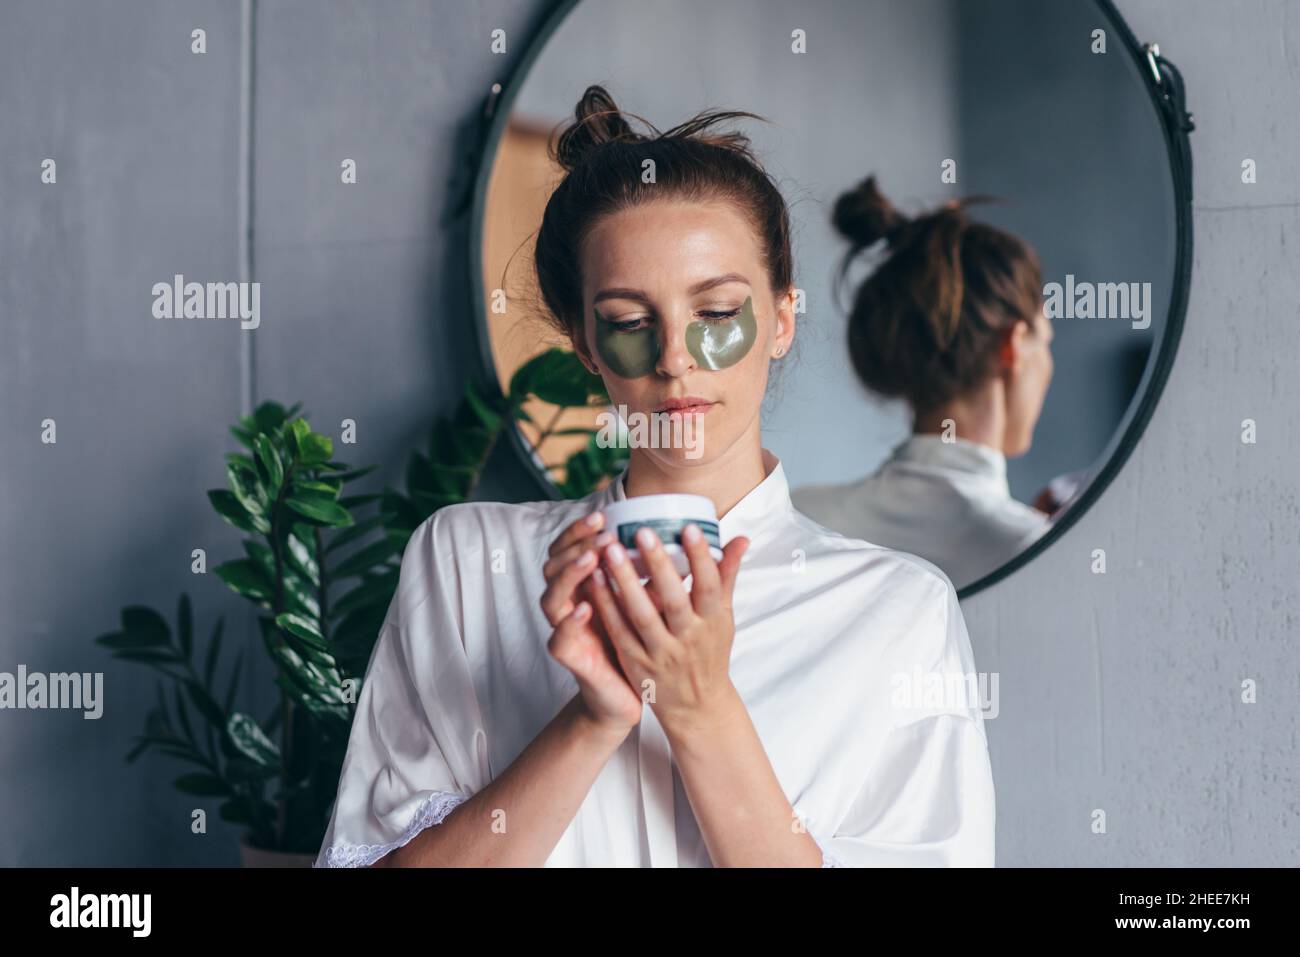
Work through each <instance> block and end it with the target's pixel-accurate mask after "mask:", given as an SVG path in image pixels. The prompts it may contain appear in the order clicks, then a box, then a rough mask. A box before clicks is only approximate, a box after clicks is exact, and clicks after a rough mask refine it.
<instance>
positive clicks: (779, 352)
mask: <svg viewBox="0 0 1300 957" xmlns="http://www.w3.org/2000/svg"><path fill="white" fill-rule="evenodd" d="M784 354H785V346H777V347H776V355H774V356H773V357H772V358H773V359H779V358H781V356H783V355H784Z"/></svg>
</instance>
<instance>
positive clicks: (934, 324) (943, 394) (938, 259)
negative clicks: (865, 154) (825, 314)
mask: <svg viewBox="0 0 1300 957" xmlns="http://www.w3.org/2000/svg"><path fill="white" fill-rule="evenodd" d="M989 198H990V197H983V196H977V197H968V198H966V199H961V200H953V201H951V202H948V203H946V204H945V205H943V206H941V207H938V208H937V209H934V210H932V211H930V212H928V213H923V214H921V215H919V216H917V217H915V218H912V219H909V218H908V217H906V216H904V215H903V214H902V213H900V212H899V211H898V210H896V209H895V208H894V206H893V204H891V203H890V202H889V200H887V199H886V198H885V197H884V196H883V195H882V194H881V192H880V190H879V189H878V188H877V186H876V178H875V177H874V176H870V177H868V178H867V179H865V180H864V181H863V182H862V183H860V184H859V185H858V186H857V188H856V189H853V190H851V191H849V192H847V193H845V194H844V195H842V196H840V198H839V199H838V200H837V201H836V203H835V210H834V213H833V215H832V221H833V223H834V225H835V228H836V229H837V230H838V231H839V232H840V233H841V234H842V235H843V236H844V237H845V238H847V239H848V240H849V241H850V243H851V247H850V249H849V250H848V252H847V253H846V254H845V256H844V262H843V264H842V267H841V269H840V279H841V280H842V279H843V276H844V274H845V272H847V270H848V267H849V264H850V263H851V261H852V260H853V259H854V257H856V256H857V255H858V254H859V253H861V252H863V251H864V250H866V249H868V248H869V247H871V246H873V245H874V244H875V243H877V242H878V241H880V240H882V239H883V240H884V241H885V244H886V246H885V257H884V260H883V262H881V264H880V265H879V267H878V268H877V269H876V270H875V272H874V273H872V275H871V276H870V277H868V278H867V279H866V280H865V281H864V282H863V283H862V285H861V286H860V287H859V288H858V291H857V295H856V297H855V298H854V302H853V308H852V311H851V312H850V314H849V333H848V335H849V355H850V357H851V359H852V361H853V366H854V368H855V369H856V370H857V373H858V377H859V378H860V379H861V380H862V382H863V384H864V385H866V386H867V387H868V388H869V389H871V390H872V391H873V392H876V393H878V394H880V395H883V396H887V397H890V398H904V399H907V400H908V402H910V403H911V405H912V408H913V409H914V410H916V411H917V412H928V411H932V410H934V409H936V408H938V407H940V406H942V405H944V404H945V403H946V402H948V401H949V400H951V399H953V398H956V397H957V396H960V395H963V394H966V393H968V392H970V391H972V390H974V389H975V388H977V387H978V386H979V385H981V384H982V383H983V382H985V381H986V380H987V379H988V378H989V377H990V376H992V375H993V374H994V371H995V369H996V361H997V354H998V347H999V344H1000V342H1001V340H1002V336H1003V335H1004V334H1005V333H1006V332H1007V331H1008V330H1010V329H1011V328H1012V327H1013V326H1014V325H1015V324H1016V323H1017V322H1022V321H1023V322H1027V323H1029V328H1030V330H1031V331H1033V330H1034V322H1035V317H1036V316H1037V314H1038V310H1039V308H1040V307H1041V305H1042V301H1043V278H1042V271H1041V269H1040V267H1039V264H1038V257H1037V255H1036V254H1035V253H1034V251H1033V249H1032V248H1030V247H1029V246H1028V245H1027V244H1026V243H1024V242H1022V241H1021V240H1019V239H1017V238H1016V237H1015V236H1012V235H1011V234H1010V233H1007V232H1003V231H1002V230H1000V229H996V228H994V227H992V226H989V225H986V224H984V223H977V222H974V221H972V220H971V219H969V218H968V217H967V215H966V211H965V207H966V206H967V205H968V204H971V203H976V202H981V201H986V200H988V199H989Z"/></svg>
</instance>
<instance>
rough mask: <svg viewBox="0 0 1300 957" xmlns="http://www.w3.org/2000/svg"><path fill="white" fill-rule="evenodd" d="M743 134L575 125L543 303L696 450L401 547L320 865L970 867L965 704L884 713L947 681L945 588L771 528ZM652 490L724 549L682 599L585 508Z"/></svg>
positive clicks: (477, 509) (484, 505)
mask: <svg viewBox="0 0 1300 957" xmlns="http://www.w3.org/2000/svg"><path fill="white" fill-rule="evenodd" d="M750 115H752V114H741V113H714V114H704V115H701V116H699V117H696V118H695V119H694V120H692V121H690V122H688V123H686V124H683V125H682V126H679V127H676V128H674V129H673V130H669V131H668V132H667V133H664V134H661V135H656V136H648V135H647V136H639V135H636V134H634V133H633V132H632V130H631V128H630V127H629V125H628V124H627V122H626V121H625V120H624V119H623V117H622V115H621V114H620V113H619V111H618V109H617V108H616V107H615V106H614V104H613V102H612V101H611V100H610V98H609V96H608V95H607V94H606V93H605V91H604V90H603V89H601V88H599V87H591V88H589V89H588V90H587V91H586V93H585V94H584V96H583V98H582V100H581V101H580V102H579V103H578V105H577V108H576V110H575V118H576V122H575V123H574V124H573V125H572V126H571V127H570V128H569V129H568V130H566V131H565V132H564V134H563V136H562V137H561V138H560V139H559V142H558V144H557V147H556V156H557V158H558V160H559V162H560V163H561V165H562V166H563V167H564V168H565V169H566V170H567V175H566V176H565V178H564V180H563V182H562V183H561V184H560V185H559V187H558V188H557V189H556V191H555V193H554V194H553V195H552V197H551V199H550V201H549V203H548V204H547V207H546V212H545V216H544V219H543V222H542V226H541V229H540V232H539V234H538V238H537V249H536V253H535V258H536V266H537V273H538V277H539V282H540V288H541V292H542V296H543V299H544V301H545V304H546V306H547V307H548V309H549V310H550V312H551V314H552V316H553V318H554V321H555V322H556V323H557V324H558V325H559V327H560V328H561V329H563V330H564V331H565V332H566V333H567V334H568V335H569V336H570V337H571V339H572V342H573V346H574V349H575V350H576V351H577V354H578V355H579V356H580V357H581V359H582V361H583V363H584V364H585V365H586V366H587V368H589V369H591V370H592V371H593V372H595V373H597V374H599V375H600V376H602V378H603V379H604V382H605V384H606V386H607V387H608V389H609V395H610V398H611V399H612V400H613V403H614V404H615V405H616V406H617V405H624V406H626V407H627V409H628V410H630V411H631V412H633V413H645V414H649V413H654V412H657V411H659V410H661V409H664V408H665V407H668V406H675V407H677V408H678V409H679V410H681V411H678V412H676V413H675V414H676V415H679V416H680V415H690V416H696V417H697V418H696V419H694V420H693V421H696V422H697V423H700V424H701V425H702V426H703V428H704V429H705V430H706V439H707V441H705V442H704V443H703V445H702V447H701V450H700V451H702V454H699V455H694V454H693V455H691V456H689V457H688V455H687V453H686V452H685V450H683V449H680V448H659V447H650V448H633V449H632V451H631V457H630V462H629V465H628V467H627V468H626V469H625V470H624V472H623V473H622V474H621V475H619V476H618V478H617V479H616V480H615V481H613V482H612V483H611V484H610V485H608V486H606V487H605V488H603V489H601V490H599V491H597V492H594V493H592V494H591V495H588V496H587V497H586V498H584V499H582V500H579V501H546V502H529V503H524V504H501V503H491V502H474V503H463V504H458V505H453V506H450V507H446V508H443V509H441V510H440V511H438V512H437V513H435V514H434V515H433V516H432V517H431V518H430V519H429V520H428V521H426V522H425V523H424V524H423V525H421V526H420V528H419V529H417V530H416V532H415V534H414V536H413V537H412V539H411V541H410V543H409V544H408V546H407V548H406V552H405V554H404V555H403V559H402V568H401V576H400V584H399V586H398V592H397V594H396V596H395V598H394V600H393V604H392V607H391V608H390V611H389V615H388V618H387V621H386V622H385V624H384V626H383V629H382V631H381V633H380V635H379V639H378V642H377V644H376V647H375V651H374V654H373V657H372V659H371V661H370V664H369V668H368V670H367V674H366V678H365V682H364V684H363V686H362V689H361V693H360V696H359V699H358V702H357V714H356V717H355V720H354V722H353V726H352V732H351V738H350V741H349V745H348V751H347V757H346V759H345V761H344V765H343V771H342V776H341V781H340V787H339V794H338V798H337V801H336V804H335V807H334V811H333V815H332V819H331V822H330V826H329V830H328V833H327V834H326V838H325V842H324V846H323V847H322V850H321V853H320V856H319V858H318V860H317V864H318V866H329V865H336V866H337V865H353V866H358V865H381V866H426V865H434V866H439V865H441V866H447V865H450V866H462V865H525V866H536V865H546V866H574V865H577V866H669V867H672V866H683V867H708V866H721V867H730V866H836V865H840V866H845V865H848V866H874V865H907V864H927V865H945V864H959V865H991V864H992V863H993V827H994V805H993V786H992V779H991V775H990V769H989V763H988V752H987V746H986V741H985V735H984V728H983V714H982V712H981V711H980V708H979V703H978V701H976V700H972V699H971V697H970V696H968V695H966V694H965V693H964V692H963V691H962V689H958V691H957V692H956V693H950V694H948V695H946V696H943V695H941V696H931V697H923V696H922V695H920V694H913V692H916V691H918V690H919V689H917V688H916V687H915V683H916V682H917V681H918V679H919V676H921V675H922V674H924V675H927V676H930V675H942V676H947V677H951V676H958V677H959V678H960V677H963V676H971V677H972V678H973V675H974V664H973V661H972V655H971V648H970V642H969V638H968V637H967V633H966V629H965V626H964V623H963V621H962V617H961V612H960V610H959V608H958V606H957V601H956V596H955V593H954V591H953V588H952V585H951V584H950V583H949V581H948V580H947V579H946V578H945V577H944V575H943V574H942V573H941V572H939V571H938V570H937V569H936V568H935V567H934V566H932V565H930V564H929V563H927V562H925V561H922V560H919V559H916V558H914V557H911V556H906V555H901V554H898V553H896V552H891V551H888V550H885V549H882V548H878V547H875V546H872V545H869V544H867V543H865V542H861V541H856V540H853V539H848V538H844V537H842V536H840V535H837V534H835V533H833V532H831V531H829V530H827V529H824V528H821V527H820V526H818V525H816V524H814V523H813V522H811V521H809V520H808V519H807V518H805V517H804V516H802V515H800V514H799V513H798V512H796V511H795V510H794V509H793V507H792V505H791V503H790V498H789V490H788V486H787V484H786V479H785V473H784V470H783V469H782V466H781V463H780V462H779V461H778V460H777V459H776V457H775V456H774V455H773V454H772V453H771V452H769V451H767V450H766V449H764V448H763V447H762V444H761V439H760V434H759V417H758V410H759V405H760V400H761V398H762V396H763V391H764V388H765V385H766V381H767V375H768V367H769V363H770V361H771V360H772V359H773V358H775V357H778V356H780V355H782V354H783V353H784V352H786V351H788V350H789V348H790V344H791V342H792V341H793V337H794V326H795V320H794V313H793V309H792V297H793V293H794V289H793V283H792V265H791V255H790V230H789V221H788V214H787V210H786V206H785V203H784V201H783V200H782V198H781V196H780V194H779V192H778V191H777V190H776V188H775V187H774V186H773V184H772V182H771V181H770V179H769V178H768V176H767V175H766V173H764V172H763V170H762V169H761V168H760V167H759V165H758V163H757V161H756V160H755V159H754V157H753V156H752V155H751V153H750V152H749V149H748V141H747V140H746V139H745V138H744V137H742V136H740V135H738V134H735V133H728V134H714V133H710V132H709V128H710V127H711V126H713V125H714V124H715V123H716V122H718V121H719V120H722V119H727V118H731V117H736V116H750ZM751 319H752V321H751ZM705 341H707V342H710V343H712V347H716V346H719V344H721V345H722V349H721V351H718V350H717V349H713V351H710V349H711V348H712V347H709V348H702V347H701V342H705ZM659 492H690V493H697V494H703V495H707V496H709V497H710V498H711V499H713V501H714V503H715V504H716V506H717V511H718V514H719V517H720V521H719V526H720V533H721V536H720V537H721V540H722V541H723V542H725V543H726V547H725V549H724V551H723V557H722V559H721V561H719V562H715V561H714V559H713V558H712V557H711V556H710V554H709V552H708V549H707V546H705V545H704V544H703V543H702V542H701V541H700V540H699V537H698V536H692V535H691V534H690V532H689V530H688V531H687V532H684V533H683V536H682V543H683V545H684V547H685V548H686V550H687V552H688V553H689V555H690V560H691V573H690V574H689V575H688V576H685V578H683V577H681V576H678V574H677V573H676V571H675V570H674V569H673V568H672V567H671V563H670V562H668V561H667V559H666V557H665V555H664V553H663V551H662V550H656V549H655V548H654V544H653V542H651V541H643V542H641V543H639V545H638V548H639V550H640V551H642V553H643V555H644V556H645V557H646V560H647V562H648V563H649V566H650V572H651V574H650V578H649V581H648V583H646V584H643V583H642V582H641V580H640V579H639V578H638V577H637V575H636V574H635V573H634V572H631V571H630V570H629V564H628V556H627V554H626V551H625V550H624V549H622V548H621V546H620V545H619V544H618V543H614V542H611V541H610V539H611V538H612V535H611V534H610V533H608V532H606V531H604V530H603V529H602V525H601V520H602V515H601V509H602V508H603V507H604V506H606V505H608V504H609V503H610V502H613V501H618V500H622V499H625V498H627V497H629V496H637V495H645V494H650V493H659ZM692 528H693V526H692ZM688 584H689V588H688ZM950 685H951V682H950Z"/></svg>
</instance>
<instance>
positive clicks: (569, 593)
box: [539, 549, 596, 625]
mask: <svg viewBox="0 0 1300 957" xmlns="http://www.w3.org/2000/svg"><path fill="white" fill-rule="evenodd" d="M595 567H596V552H595V550H594V549H587V550H586V551H585V552H583V553H582V554H581V555H579V556H578V557H577V558H576V559H574V560H573V561H571V562H569V564H567V565H565V566H564V567H563V568H562V569H560V573H559V574H558V575H556V577H555V578H554V579H552V580H551V583H550V584H549V585H547V586H546V590H545V591H544V592H542V597H541V598H540V599H539V603H540V604H541V606H542V613H543V614H544V615H546V620H547V621H549V622H550V623H551V624H552V625H559V623H560V620H561V619H563V618H564V617H565V616H566V615H568V614H569V613H570V612H572V611H573V592H574V589H575V588H577V587H578V583H579V582H580V581H582V579H584V578H586V577H587V576H588V575H590V574H591V570H592V569H593V568H595Z"/></svg>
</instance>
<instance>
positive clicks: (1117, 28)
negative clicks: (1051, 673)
mask: <svg viewBox="0 0 1300 957" xmlns="http://www.w3.org/2000/svg"><path fill="white" fill-rule="evenodd" d="M580 2H581V0H556V2H555V3H553V4H552V6H551V7H550V8H549V10H547V11H546V12H545V13H544V14H543V19H542V25H541V27H540V29H539V31H538V33H537V35H536V36H535V37H534V38H533V40H532V42H531V43H530V44H529V46H528V49H527V51H526V52H525V53H524V55H523V57H522V58H520V60H519V62H518V64H516V66H515V68H514V71H513V72H512V73H511V75H510V78H509V80H508V81H507V82H506V84H505V86H504V88H502V86H501V85H500V84H494V86H493V88H492V91H491V93H490V94H489V95H488V97H487V99H486V101H485V103H484V108H483V114H482V117H481V121H480V126H481V129H480V132H479V140H480V142H479V143H478V145H477V146H476V148H475V149H474V150H473V152H472V154H471V156H470V157H468V161H469V162H470V163H471V164H473V165H474V166H475V167H477V173H476V175H475V178H474V185H473V194H472V214H471V220H470V255H469V287H468V288H469V289H471V290H473V293H474V294H473V295H472V296H471V297H470V298H471V312H472V315H473V321H474V332H475V337H476V339H477V342H478V348H479V356H480V362H481V368H480V370H479V373H478V375H479V376H481V377H483V378H484V380H485V381H487V382H492V383H495V382H496V378H497V372H496V367H495V360H494V357H493V355H492V343H491V338H490V336H489V334H488V325H487V312H486V308H487V307H486V301H485V297H484V295H483V292H484V290H483V288H482V283H483V221H484V216H485V211H486V207H487V189H488V182H489V180H490V179H491V175H492V162H493V159H494V158H495V156H496V151H497V147H498V146H499V145H500V142H501V137H502V135H503V133H504V132H505V127H506V123H507V122H508V120H509V117H510V110H511V107H512V106H513V105H514V101H515V99H516V98H517V97H518V95H519V91H520V89H521V88H522V87H523V83H524V80H525V79H526V77H527V76H528V73H529V71H530V70H531V69H532V66H533V64H534V63H535V62H536V60H537V58H538V56H540V55H541V52H542V50H543V49H544V48H545V46H546V44H547V42H549V40H550V39H551V37H552V36H553V35H554V33H555V31H556V30H557V29H558V28H559V25H560V24H561V23H562V22H563V21H564V19H565V17H567V16H568V15H569V13H570V12H571V11H572V10H573V8H574V7H575V6H577V5H578V4H579V3H580ZM1093 2H1094V3H1096V5H1097V7H1098V9H1099V10H1100V12H1101V14H1102V16H1103V17H1105V18H1106V20H1108V21H1109V25H1110V28H1111V31H1112V32H1113V33H1114V34H1115V35H1117V36H1118V37H1119V38H1120V40H1121V42H1122V43H1123V46H1124V50H1125V52H1126V53H1127V55H1128V56H1129V57H1130V58H1131V59H1132V61H1133V64H1134V66H1135V67H1136V69H1137V70H1138V74H1139V75H1140V76H1141V77H1143V78H1144V81H1145V83H1144V85H1145V87H1146V90H1147V93H1148V95H1149V96H1150V97H1151V103H1152V106H1153V107H1154V109H1155V113H1156V119H1157V120H1158V121H1159V123H1160V127H1161V130H1162V131H1163V133H1164V141H1165V148H1166V150H1167V152H1168V156H1169V167H1170V173H1171V175H1172V177H1173V189H1174V219H1175V232H1176V239H1175V241H1176V243H1177V251H1176V259H1175V262H1174V277H1173V284H1172V287H1171V288H1172V296H1171V299H1170V303H1169V312H1168V315H1167V316H1166V322H1165V328H1164V331H1163V334H1162V335H1161V338H1160V341H1159V342H1158V343H1157V344H1156V347H1155V354H1154V356H1153V357H1152V360H1148V361H1149V362H1151V361H1153V362H1154V364H1153V365H1150V366H1149V367H1148V372H1149V378H1148V380H1147V383H1146V388H1145V390H1144V391H1143V392H1142V393H1141V395H1140V396H1139V398H1138V401H1137V405H1136V407H1133V408H1132V409H1131V410H1130V412H1131V414H1130V415H1128V422H1127V424H1126V425H1124V426H1123V428H1122V430H1121V431H1120V432H1119V434H1118V435H1117V436H1116V437H1115V438H1113V439H1112V440H1111V443H1110V446H1109V451H1108V452H1104V453H1103V454H1102V459H1103V460H1104V462H1103V465H1102V466H1101V468H1100V469H1099V470H1098V471H1097V473H1096V474H1095V475H1094V476H1093V477H1092V480H1091V481H1090V482H1089V483H1088V485H1087V486H1086V487H1085V488H1084V490H1083V492H1082V493H1081V494H1080V495H1079V497H1078V498H1077V499H1075V500H1073V501H1072V502H1070V504H1069V507H1068V508H1067V509H1066V510H1065V512H1064V513H1063V514H1062V515H1061V516H1060V517H1059V518H1058V519H1057V520H1056V521H1055V522H1054V523H1053V525H1052V528H1051V530H1050V531H1048V532H1047V534H1045V535H1044V536H1043V537H1042V538H1040V539H1039V540H1038V541H1036V542H1035V543H1034V544H1033V545H1031V546H1030V547H1029V548H1027V549H1025V550H1024V551H1023V552H1021V553H1020V554H1019V555H1017V556H1016V557H1015V558H1013V559H1011V560H1010V561H1008V562H1006V563H1004V564H1003V565H1000V566H999V567H998V568H996V569H994V570H993V571H992V572H990V573H989V574H987V575H985V576H984V577H983V578H980V579H977V580H976V581H974V582H972V583H971V584H969V585H966V586H965V587H964V588H962V589H960V590H959V591H958V593H957V595H958V598H963V599H964V598H969V597H970V596H971V595H974V594H976V593H977V592H980V591H983V590H984V589H986V588H988V587H989V586H991V585H994V584H996V583H997V582H1000V581H1002V580H1003V579H1004V578H1006V577H1007V576H1009V575H1011V574H1012V573H1013V572H1015V571H1016V570H1018V569H1020V568H1022V567H1023V566H1025V565H1027V564H1028V563H1029V562H1031V561H1033V560H1034V559H1035V558H1037V557H1038V556H1039V555H1041V554H1042V553H1043V552H1044V551H1046V550H1047V549H1048V548H1051V546H1052V545H1053V544H1054V543H1055V542H1056V541H1057V540H1058V539H1059V538H1060V537H1061V536H1062V535H1064V534H1065V532H1066V531H1067V530H1068V529H1069V528H1070V527H1071V526H1072V525H1074V523H1075V522H1076V521H1078V520H1079V518H1080V517H1081V516H1082V515H1083V514H1084V513H1085V512H1087V511H1088V509H1089V508H1091V507H1092V505H1093V503H1094V502H1096V501H1097V500H1098V499H1099V498H1100V497H1101V495H1102V493H1104V492H1105V491H1106V489H1107V488H1108V487H1109V486H1110V483H1111V482H1112V481H1113V480H1114V479H1115V476H1116V475H1118V474H1119V471H1120V469H1121V468H1123V466H1124V464H1125V462H1127V461H1128V459H1129V456H1130V455H1132V453H1133V450H1134V448H1136V447H1137V443H1138V440H1139V439H1140V438H1141V437H1142V433H1143V431H1144V430H1145V429H1146V426H1147V423H1148V422H1149V421H1150V419H1151V416H1152V414H1153V413H1154V412H1155V408H1156V404H1157V403H1158V402H1159V401H1160V396H1161V394H1162V393H1163V392H1164V387H1165V383H1166V381H1167V380H1168V378H1169V373H1170V372H1171V371H1172V369H1173V364H1174V357H1175V356H1176V355H1177V353H1178V343H1179V340H1180V339H1181V338H1182V333H1183V323H1184V321H1185V319H1186V316H1187V302H1188V295H1189V292H1190V289H1191V269H1192V156H1191V144H1190V142H1189V140H1188V134H1189V133H1191V131H1192V130H1193V129H1195V126H1194V125H1193V123H1192V116H1191V114H1190V113H1188V112H1187V110H1186V108H1185V98H1184V90H1183V79H1182V74H1181V73H1179V71H1178V68H1177V67H1175V66H1174V65H1173V64H1172V63H1171V62H1169V61H1168V60H1167V59H1165V58H1164V57H1163V56H1161V55H1160V50H1159V47H1158V46H1157V45H1156V44H1147V45H1145V46H1143V45H1142V44H1139V43H1138V41H1137V38H1136V37H1135V36H1134V35H1133V31H1132V30H1130V29H1129V27H1128V24H1126V23H1125V22H1124V18H1123V17H1121V16H1120V14H1119V11H1118V10H1117V9H1116V8H1115V4H1114V3H1113V2H1112V0H1093ZM506 432H507V436H508V437H507V441H508V442H509V443H510V444H511V446H513V448H514V451H515V453H516V454H517V456H518V458H519V461H520V462H521V463H522V464H523V465H524V468H525V470H526V471H527V472H528V474H529V475H530V476H531V477H532V479H533V481H534V482H535V484H536V485H537V488H538V491H539V492H540V493H541V494H542V496H543V497H545V498H551V499H558V498H560V497H561V496H560V494H559V490H558V489H556V487H555V486H554V484H552V483H551V482H550V481H549V480H548V479H547V477H546V475H545V473H544V472H543V471H542V470H541V469H539V468H538V467H537V465H536V464H535V463H534V461H533V457H532V451H531V449H529V448H528V446H527V444H526V443H525V441H524V439H523V437H522V436H521V435H520V434H519V430H518V429H517V428H510V429H507V430H506Z"/></svg>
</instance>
